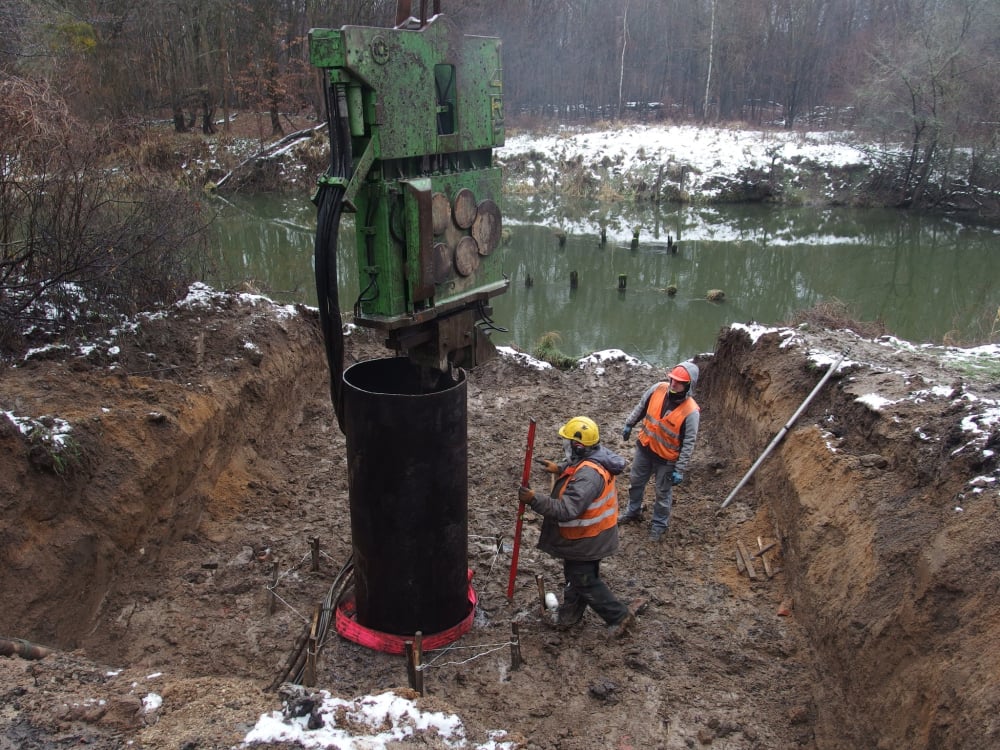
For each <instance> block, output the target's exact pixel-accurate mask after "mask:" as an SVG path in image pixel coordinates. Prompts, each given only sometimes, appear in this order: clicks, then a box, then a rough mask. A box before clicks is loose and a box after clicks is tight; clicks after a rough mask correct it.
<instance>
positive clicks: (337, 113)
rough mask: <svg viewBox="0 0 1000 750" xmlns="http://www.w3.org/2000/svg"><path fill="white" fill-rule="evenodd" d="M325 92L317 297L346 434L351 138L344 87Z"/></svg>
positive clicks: (335, 397)
mask: <svg viewBox="0 0 1000 750" xmlns="http://www.w3.org/2000/svg"><path fill="white" fill-rule="evenodd" d="M325 89H326V113H327V127H328V130H329V133H330V167H329V169H328V170H327V173H326V175H325V176H324V178H322V179H320V181H319V182H320V184H319V190H318V191H317V193H316V198H315V202H316V206H317V208H318V213H317V219H316V248H315V270H316V297H317V300H318V303H319V320H320V326H321V327H322V330H323V341H324V343H325V345H326V361H327V364H328V365H329V368H330V398H331V400H332V401H333V410H334V412H335V413H336V415H337V424H338V425H339V426H340V429H341V432H343V431H344V417H343V412H344V410H343V404H344V401H343V398H344V395H343V394H344V389H343V371H344V327H343V326H344V324H343V320H342V318H341V315H340V295H339V292H338V282H337V234H338V232H339V230H340V216H341V213H342V212H343V205H344V204H343V198H344V191H345V190H346V185H347V180H348V179H349V177H350V175H351V169H352V155H351V134H350V130H349V127H348V123H347V106H346V96H345V93H344V87H343V86H342V85H340V84H337V85H330V84H329V83H327V85H326V86H325Z"/></svg>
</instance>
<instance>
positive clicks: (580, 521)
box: [531, 445, 625, 561]
mask: <svg viewBox="0 0 1000 750" xmlns="http://www.w3.org/2000/svg"><path fill="white" fill-rule="evenodd" d="M561 468H562V472H561V473H560V474H559V477H558V478H557V479H556V483H555V486H554V487H553V488H552V494H551V495H545V494H544V493H538V494H537V495H535V498H534V500H532V502H531V509H532V510H534V511H535V512H536V513H540V514H542V516H544V517H545V520H544V521H543V522H542V530H541V533H540V534H539V537H538V549H540V550H542V551H543V552H548V553H549V554H550V555H552V556H553V557H558V558H562V559H563V560H575V561H590V560H600V559H602V558H605V557H607V556H608V555H612V554H614V553H615V552H617V551H618V493H617V486H616V484H615V477H616V476H617V475H619V474H621V473H622V471H623V470H624V469H625V459H624V458H622V457H621V456H619V455H618V454H617V453H615V452H614V451H612V450H609V449H608V448H605V447H604V446H603V445H598V446H597V447H596V448H594V449H593V450H591V451H590V452H589V453H588V454H587V455H585V456H582V457H580V458H579V459H578V460H576V461H573V462H572V463H570V464H568V465H565V466H562V467H561Z"/></svg>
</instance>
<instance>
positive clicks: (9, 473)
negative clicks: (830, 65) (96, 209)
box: [0, 295, 1000, 750]
mask: <svg viewBox="0 0 1000 750" xmlns="http://www.w3.org/2000/svg"><path fill="white" fill-rule="evenodd" d="M111 343H113V346H111V345H110V344H111ZM346 344H347V347H348V352H347V363H346V364H348V365H349V364H351V363H353V362H357V361H361V360H364V359H370V358H373V357H383V356H390V355H391V353H390V352H388V351H387V350H385V349H384V348H383V347H382V346H381V344H380V343H379V342H378V340H377V339H375V338H374V337H373V336H372V335H370V334H366V333H364V332H361V331H355V332H353V333H352V334H351V335H350V336H348V337H347V339H346ZM846 350H849V354H848V356H847V359H845V361H844V363H843V364H842V365H841V367H840V369H839V370H838V372H837V373H836V374H835V375H834V376H833V377H832V378H831V379H830V380H829V382H828V383H827V384H826V385H825V387H824V388H822V389H820V390H819V391H818V392H817V393H816V395H815V397H814V398H813V400H812V401H811V403H810V404H809V406H808V407H807V408H806V409H805V410H804V411H803V412H802V414H801V415H800V416H799V417H798V419H797V420H796V421H795V423H794V424H790V422H789V420H790V418H791V417H792V415H793V414H795V413H796V411H797V410H798V409H799V407H800V406H801V405H802V403H803V402H804V401H805V400H806V398H807V397H808V396H809V395H810V393H812V392H813V389H814V388H815V386H816V385H817V383H818V382H819V381H820V379H821V377H822V375H823V372H824V367H823V366H822V364H821V363H822V361H823V357H826V358H827V361H829V360H830V359H837V358H839V355H840V353H841V352H844V351H846ZM697 361H698V364H699V366H700V367H701V369H702V378H701V382H700V384H699V388H698V391H697V393H696V397H697V398H698V400H699V403H700V404H701V406H702V431H701V435H700V440H699V445H698V448H697V450H696V452H695V456H694V462H693V465H692V467H691V469H690V471H689V472H688V475H687V477H686V479H685V482H684V483H683V484H682V485H680V486H679V487H678V488H677V489H676V491H675V502H676V504H675V510H674V515H673V520H672V522H671V527H670V530H669V532H668V534H667V535H666V537H665V538H664V539H663V540H662V541H661V542H659V543H654V542H651V541H650V540H649V539H648V537H647V531H648V530H647V529H646V528H645V527H640V526H627V527H622V550H621V552H620V554H618V555H617V556H615V557H613V558H610V559H608V560H607V561H606V562H605V563H604V565H603V566H602V572H603V573H604V576H605V577H606V579H607V580H608V582H609V584H610V586H611V587H612V589H613V590H614V591H615V592H616V593H618V594H619V596H621V597H622V598H626V599H633V598H636V597H640V596H641V597H645V598H646V599H647V600H648V602H649V604H648V607H647V608H646V610H645V611H644V612H643V614H642V615H641V617H640V618H639V625H638V628H637V629H636V631H635V632H634V633H633V634H632V635H631V636H630V637H628V638H625V639H623V640H610V639H609V638H608V634H607V632H606V630H605V627H604V625H603V623H602V622H601V621H600V620H599V619H598V618H596V617H595V616H594V615H593V613H588V614H587V616H586V617H585V618H584V621H583V623H582V624H581V625H579V626H578V627H577V628H576V629H574V630H571V631H568V632H557V631H554V630H552V629H550V628H549V627H548V625H547V624H546V618H545V617H544V616H543V613H542V611H541V607H540V605H539V601H538V599H539V596H538V590H537V584H536V575H540V576H541V577H542V581H543V584H544V586H545V587H546V588H548V589H549V590H554V591H558V589H559V586H560V583H561V580H560V579H561V570H562V568H561V564H560V563H559V562H558V561H556V560H553V559H551V558H549V557H548V556H546V555H544V554H542V553H539V552H538V551H537V550H536V549H535V548H534V542H535V540H536V539H537V535H538V530H539V528H540V519H538V518H536V517H534V516H533V514H531V513H530V512H529V514H528V516H527V518H526V522H525V524H524V531H523V541H522V546H521V555H520V562H519V566H518V571H519V573H518V577H517V581H516V584H517V585H516V589H515V593H514V597H513V600H512V601H510V602H508V600H507V598H506V587H507V576H508V571H509V568H510V562H511V559H510V558H511V555H510V542H511V537H512V532H513V529H514V520H515V512H516V492H515V488H516V486H517V484H518V483H519V480H520V474H521V470H522V462H523V459H524V446H525V436H526V432H527V426H528V418H529V417H532V418H534V419H535V420H536V422H537V425H538V433H537V440H536V446H535V452H536V456H539V457H549V458H556V457H557V454H558V452H559V449H560V446H559V440H558V437H557V435H556V430H557V428H558V427H559V425H560V424H562V422H563V421H565V419H566V418H568V417H569V416H572V415H574V414H586V415H588V416H590V417H592V418H593V419H595V420H596V421H597V422H598V424H599V425H600V426H601V429H602V431H603V435H604V442H605V443H606V444H607V445H609V446H610V447H612V448H614V449H615V450H618V451H619V452H621V453H622V454H623V455H625V456H626V457H627V458H628V457H631V454H632V450H633V448H632V446H631V445H629V444H625V443H623V442H621V441H620V438H619V432H620V429H621V426H622V423H623V419H624V418H625V416H626V415H627V414H628V412H629V411H630V409H631V408H632V406H633V405H634V403H635V401H636V400H637V399H638V398H639V396H640V395H641V393H642V392H643V390H644V389H645V388H646V387H647V386H648V385H649V384H650V383H651V382H653V381H655V380H658V379H661V378H662V376H663V373H662V372H658V371H655V370H651V369H649V368H643V367H635V366H631V365H628V364H626V363H624V362H617V363H616V362H605V363H603V364H599V365H598V364H591V365H586V366H583V367H580V368H579V369H575V370H572V371H568V372H566V371H559V370H554V369H542V370H540V369H535V368H533V367H530V366H526V365H524V364H521V363H519V362H518V361H517V360H516V359H515V358H511V357H498V358H496V359H494V360H492V361H490V362H488V363H485V364H482V365H480V366H478V367H477V368H475V369H474V370H472V371H471V372H469V373H468V467H469V468H468V489H469V513H468V535H469V536H468V546H469V565H470V568H471V569H472V571H473V573H474V576H473V586H474V587H475V589H476V592H477V595H478V597H479V605H478V608H477V612H476V617H475V621H474V624H473V627H472V629H471V630H470V631H469V632H468V633H467V634H466V635H465V636H463V637H462V638H461V639H460V640H459V641H458V642H457V643H456V644H455V648H452V649H449V650H447V651H444V652H442V653H440V654H428V655H426V656H427V661H428V668H427V669H426V670H424V673H423V681H424V693H425V695H424V697H422V698H420V699H419V702H423V703H425V704H426V705H428V706H433V707H434V708H435V709H438V708H441V707H445V710H448V711H451V712H454V713H456V714H458V715H459V716H460V717H461V718H462V720H463V722H464V723H465V727H466V736H467V737H468V740H469V742H475V743H485V742H487V741H488V738H489V737H490V736H491V735H490V734H489V733H490V732H491V731H492V730H505V731H506V732H507V734H506V736H505V737H506V741H507V742H510V743H513V745H512V746H516V747H520V748H535V749H537V750H543V749H544V750H556V749H558V750H584V749H587V750H590V749H593V748H682V747H695V746H706V747H707V746H711V747H714V748H786V747H803V748H846V747H851V748H897V747H908V748H967V747H987V746H996V745H997V744H998V743H1000V720H998V719H997V716H996V696H997V695H998V688H1000V677H998V675H1000V654H998V653H997V651H996V649H994V648H993V645H994V644H995V643H996V639H997V637H998V635H1000V597H998V596H997V592H998V588H1000V572H998V571H1000V545H998V544H997V541H996V540H997V538H998V534H997V522H996V511H997V504H998V497H997V492H996V485H995V480H996V476H997V462H996V457H995V453H994V451H995V449H996V446H997V444H998V443H1000V436H998V433H997V432H996V430H995V428H994V427H993V426H992V424H991V423H990V419H988V418H987V417H985V416H981V414H982V409H983V404H984V403H987V404H994V405H995V403H996V402H995V399H996V398H997V395H996V386H995V385H992V384H990V383H988V382H985V381H982V380H980V379H979V378H977V376H976V375H975V374H974V372H973V371H966V372H963V371H960V370H958V369H955V368H954V367H952V366H950V365H948V364H947V363H946V362H945V361H944V360H942V359H941V357H940V356H932V355H931V354H929V353H927V352H924V351H921V350H917V349H914V348H913V347H907V346H903V345H901V344H900V343H898V342H893V341H892V340H891V339H878V340H870V339H862V338H859V337H858V336H856V335H854V334H852V333H851V332H850V331H830V330H825V329H824V330H809V328H808V327H800V328H798V329H796V330H795V331H790V330H782V331H772V332H760V331H752V330H747V329H741V328H734V329H731V330H728V331H725V332H723V334H722V335H721V336H720V339H719V341H718V344H717V347H716V351H715V353H714V354H713V355H711V356H703V357H700V358H699V359H698V360H697ZM817 362H819V363H820V364H817ZM970 373H971V374H970ZM2 383H3V387H2V389H0V410H2V411H4V412H7V413H8V415H9V417H8V419H0V512H2V515H3V520H4V523H3V530H2V532H0V635H2V636H5V637H6V639H7V640H0V643H2V644H5V645H6V652H8V653H9V652H10V651H11V650H12V648H11V644H13V645H15V646H18V645H19V644H17V643H16V642H15V641H13V640H11V639H25V640H26V641H29V642H31V643H32V644H39V645H40V647H43V648H35V649H34V653H28V654H27V655H28V656H41V655H42V654H47V655H45V656H44V658H41V659H37V658H27V659H26V658H19V657H17V656H11V657H8V658H0V706H2V707H0V748H6V747H11V748H13V747H18V748H44V749H46V750H48V749H49V748H57V747H65V746H67V745H72V744H80V745H87V746H90V747H99V748H120V747H126V746H128V747H135V748H192V749H193V748H198V749H208V748H220V749H221V748H230V747H234V746H237V745H239V744H240V743H241V741H242V740H243V738H244V737H245V736H246V734H247V732H248V731H249V729H250V728H251V727H252V726H253V725H254V723H255V722H256V721H257V719H258V717H259V716H260V714H262V713H265V712H267V711H272V710H275V709H278V708H280V706H281V699H280V698H279V695H278V692H277V691H276V690H274V686H275V685H276V683H277V682H280V679H281V677H282V675H283V674H284V673H285V671H286V666H287V665H286V662H287V661H288V659H289V657H290V656H291V655H292V654H293V650H294V647H295V644H296V641H297V640H298V639H299V638H300V637H301V636H302V635H303V633H305V632H306V630H307V629H308V627H309V625H310V622H311V620H312V615H313V612H314V611H315V609H316V607H317V606H318V605H319V604H320V603H321V602H322V600H323V599H324V597H325V596H327V595H328V592H329V591H330V589H331V584H332V583H333V581H334V579H335V577H336V576H337V574H338V573H339V572H340V571H341V569H342V567H343V566H344V564H345V562H346V561H347V559H348V558H349V556H350V554H351V551H352V541H351V531H350V513H349V505H348V486H347V467H346V458H345V439H344V436H343V434H342V433H341V432H340V431H339V429H338V428H337V421H336V417H335V415H334V413H333V409H332V407H331V400H330V395H329V381H328V372H327V367H326V362H325V359H324V356H323V344H322V340H321V335H320V332H319V327H318V321H317V319H316V314H315V311H314V310H310V309H306V308H288V307H279V306H277V305H274V304H273V303H271V302H269V301H267V300H263V299H261V298H254V297H249V296H232V295H215V296H214V297H213V298H212V299H211V300H210V301H209V302H207V303H205V304H199V305H192V304H183V305H178V306H177V307H176V308H175V309H173V310H171V311H170V313H169V314H166V315H156V316H148V317H147V318H144V319H142V320H141V321H140V322H139V324H138V325H137V326H136V327H135V329H134V330H132V331H131V332H127V333H122V334H121V335H120V336H119V337H118V339H117V340H115V341H114V342H109V345H105V346H99V347H95V348H94V349H92V350H89V351H88V353H87V354H86V355H83V354H79V353H78V354H75V355H66V354H61V355H58V356H55V355H47V356H35V357H32V358H30V359H28V360H27V361H25V362H23V363H19V364H18V365H17V366H16V367H8V368H6V369H5V370H4V371H3V373H2ZM990 399H992V401H991V400H990ZM977 410H978V411H977ZM12 417H13V418H16V419H19V420H22V421H20V422H17V423H15V421H13V420H12ZM27 418H30V419H31V420H33V424H36V426H37V425H41V426H42V427H41V428H38V429H36V430H35V432H34V433H32V436H31V437H30V438H29V437H26V435H25V432H24V421H23V420H25V419H27ZM977 419H978V422H977ZM963 420H964V421H963ZM18 425H20V426H21V428H22V429H20V430H19V429H17V426H18ZM786 426H787V427H789V429H788V431H787V434H785V436H784V438H783V439H782V440H781V441H780V442H779V443H778V444H777V446H776V448H775V449H774V451H773V452H772V453H771V454H770V455H769V456H768V457H767V458H766V459H765V460H764V461H762V462H760V464H759V468H757V469H756V471H755V473H754V474H753V476H752V477H751V478H750V479H749V481H747V482H746V484H745V485H743V487H742V488H741V489H740V490H739V492H737V493H736V494H735V496H734V497H733V498H732V501H731V502H730V503H729V504H728V505H727V507H725V508H724V509H723V508H721V505H722V503H723V501H724V500H725V499H726V498H727V496H729V495H730V493H731V492H732V491H733V490H734V488H736V487H737V483H738V482H740V480H741V479H742V478H743V477H744V476H745V475H746V473H747V471H748V470H749V469H750V468H751V466H753V465H754V464H755V461H756V459H758V457H759V456H760V455H761V454H762V452H763V451H764V449H765V448H766V447H767V446H768V444H769V443H771V442H772V440H773V438H774V437H775V436H776V435H778V434H779V432H781V431H782V430H783V428H785V427H786ZM975 427H978V428H979V430H978V431H977V430H975V429H972V428H975ZM991 430H992V432H991ZM414 434H415V435H416V437H417V438H419V435H420V426H419V425H414ZM545 481H547V480H546V478H545V475H544V474H542V473H541V472H536V473H535V474H534V476H533V482H534V483H535V486H536V487H540V486H543V482H545ZM627 485H628V479H627V473H626V476H624V477H622V478H621V479H620V480H619V491H620V494H621V496H622V497H623V500H624V495H625V491H626V489H627ZM650 497H651V488H648V489H647V499H648V498H650ZM647 512H648V510H647ZM498 538H499V540H498ZM498 541H499V543H498ZM761 549H765V550H766V552H764V553H763V554H757V553H759V552H760V550H761ZM740 550H745V551H746V554H747V557H749V559H750V561H751V564H752V572H753V576H751V575H750V574H749V573H750V571H747V570H746V567H745V566H744V565H738V564H737V557H738V556H739V552H740ZM317 551H318V555H317V554H316V553H317ZM514 623H516V624H517V626H518V627H517V630H518V633H519V643H520V652H521V656H522V659H523V663H522V664H521V665H520V668H518V669H513V668H512V658H511V651H510V649H509V648H508V645H509V643H510V641H511V634H512V624H514ZM22 650H24V648H22ZM406 685H407V674H406V668H405V662H404V660H403V658H402V657H400V656H394V655H389V654H384V653H381V652H377V651H373V650H370V649H367V648H364V647H362V646H359V645H357V644H355V643H352V642H350V641H347V640H345V639H342V638H340V637H338V636H336V635H335V634H331V635H330V637H328V639H327V640H326V642H325V643H324V645H323V647H322V650H321V652H320V654H319V660H318V668H317V676H316V686H317V687H318V688H322V689H325V690H328V691H329V692H331V693H332V694H334V695H337V696H342V697H345V698H352V697H356V696H359V695H364V694H370V693H376V692H381V691H384V690H388V689H392V688H405V686H406ZM392 746H393V747H418V746H419V747H444V746H446V745H445V744H443V741H442V740H440V739H439V738H436V737H434V736H432V734H426V735H421V736H417V737H414V738H410V739H407V740H402V741H400V742H398V744H393V745H392Z"/></svg>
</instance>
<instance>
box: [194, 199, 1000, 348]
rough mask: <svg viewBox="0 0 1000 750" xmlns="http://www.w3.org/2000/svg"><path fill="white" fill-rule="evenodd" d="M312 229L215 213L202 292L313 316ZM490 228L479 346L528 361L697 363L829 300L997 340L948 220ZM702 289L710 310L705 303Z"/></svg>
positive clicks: (233, 211) (347, 294)
mask: <svg viewBox="0 0 1000 750" xmlns="http://www.w3.org/2000/svg"><path fill="white" fill-rule="evenodd" d="M602 226H603V227H604V228H605V231H606V236H607V241H606V243H604V244H603V245H602V244H601V242H600V231H601V227H602ZM314 227H315V209H314V207H313V206H312V204H311V203H309V202H308V201H307V200H305V199H302V198H287V197H275V196H255V197H252V198H246V199H242V198H241V199H239V200H238V201H237V202H229V203H225V204H223V205H222V206H221V210H220V213H219V217H218V219H217V220H216V222H215V223H214V226H213V229H214V232H215V237H214V242H213V247H215V248H216V251H215V252H216V254H217V255H216V257H215V258H214V261H215V266H216V271H215V274H214V278H213V279H210V281H212V283H213V284H215V285H216V286H219V287H221V288H232V287H235V286H238V285H240V284H241V283H242V282H244V281H245V280H247V279H249V280H251V283H252V286H253V288H255V289H257V290H259V291H260V292H261V293H263V294H266V295H267V296H269V297H271V298H273V299H276V300H280V301H288V302H304V303H307V304H310V305H315V304H316V292H315V286H314V278H313V270H312V268H313V262H312V255H313V238H314ZM504 227H505V228H506V229H507V230H508V232H509V235H510V239H509V241H507V242H506V243H505V244H504V245H502V247H501V248H500V249H499V250H498V252H500V253H502V263H503V269H504V273H505V274H506V275H507V276H508V277H509V279H510V286H509V289H508V291H507V292H506V293H505V294H502V295H500V296H498V297H495V298H493V300H492V303H493V315H492V317H493V320H494V322H495V324H496V325H497V326H498V327H501V328H504V329H506V331H498V332H495V333H494V334H493V340H494V341H495V343H497V344H500V345H516V346H518V347H520V348H522V349H524V350H527V351H531V350H532V349H533V348H534V346H535V344H536V342H537V341H538V340H539V338H540V337H541V336H543V335H544V334H546V333H550V332H554V333H557V334H558V335H559V343H558V348H559V349H560V350H561V351H562V352H563V353H565V354H568V355H571V356H584V355H586V354H588V353H590V352H592V351H597V350H603V349H609V348H618V349H622V350H624V351H625V352H627V353H629V354H632V355H634V356H636V357H638V358H640V359H642V360H645V361H647V362H650V363H654V364H670V363H673V362H676V361H678V360H680V359H683V358H685V357H689V356H692V355H694V354H697V353H700V352H705V351H711V350H712V349H713V347H714V342H715V339H716V338H717V336H718V333H719V330H720V329H721V328H723V327H726V326H728V325H730V324H732V323H734V322H740V323H747V322H757V323H761V324H765V325H774V324H781V323H785V322H788V321H789V320H791V319H792V318H793V316H794V314H795V313H796V311H798V310H802V309H806V308H810V307H812V306H814V305H816V304H818V303H822V302H832V301H837V302H839V303H842V304H843V305H844V306H846V309H847V310H848V311H849V313H850V314H851V315H852V316H853V317H854V318H856V319H858V320H866V321H879V322H881V323H882V324H884V326H885V329H886V330H887V331H888V332H890V333H892V334H893V335H895V336H898V337H900V338H903V339H906V340H908V341H911V342H914V343H923V342H932V343H954V344H958V345H971V344H975V343H983V342H985V341H989V340H991V337H992V340H995V339H996V336H997V334H998V328H1000V322H998V319H997V318H998V314H1000V284H997V283H996V280H997V279H1000V234H998V232H996V231H995V230H991V229H987V228H980V227H972V226H966V225H963V224H960V223H957V222H954V221H951V220H948V219H942V218H928V217H921V216H916V215H913V214H910V213H906V212H899V211H891V210H885V209H871V210H862V209H846V208H823V209H819V208H775V207H766V206H760V205H725V206H711V207H692V206H683V207H681V206H668V207H663V206H652V205H646V206H642V205H640V206H636V205H627V206H625V205H615V206H608V205H596V204H584V203H581V202H564V203H562V204H561V205H559V206H552V205H550V204H544V203H540V202H534V201H531V200H528V199H520V200H519V199H517V198H508V199H505V206H504ZM636 229H638V231H639V245H638V248H637V249H632V247H631V239H632V236H633V231H634V230H636ZM560 234H564V235H565V240H564V241H563V242H561V241H560V238H559V235H560ZM339 247H340V256H339V258H338V271H339V275H340V278H341V292H340V297H341V302H342V307H343V308H344V310H350V309H351V306H352V303H353V300H354V298H355V297H356V296H357V293H358V283H357V278H358V272H357V267H356V262H355V260H354V252H353V250H354V240H353V222H352V221H351V219H350V218H347V219H346V220H345V222H344V225H343V226H342V228H341V238H340V242H339ZM573 272H575V274H576V277H577V279H578V282H577V285H576V288H571V283H570V276H571V274H572V273H573ZM528 276H530V277H531V280H532V283H531V285H530V286H528V285H527V284H526V283H525V282H526V279H527V277H528ZM672 288H675V289H676V292H675V293H671V291H672ZM713 291H714V292H715V293H716V294H717V293H718V292H721V293H722V295H723V298H722V299H721V301H710V300H709V299H708V297H709V293H710V292H713Z"/></svg>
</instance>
